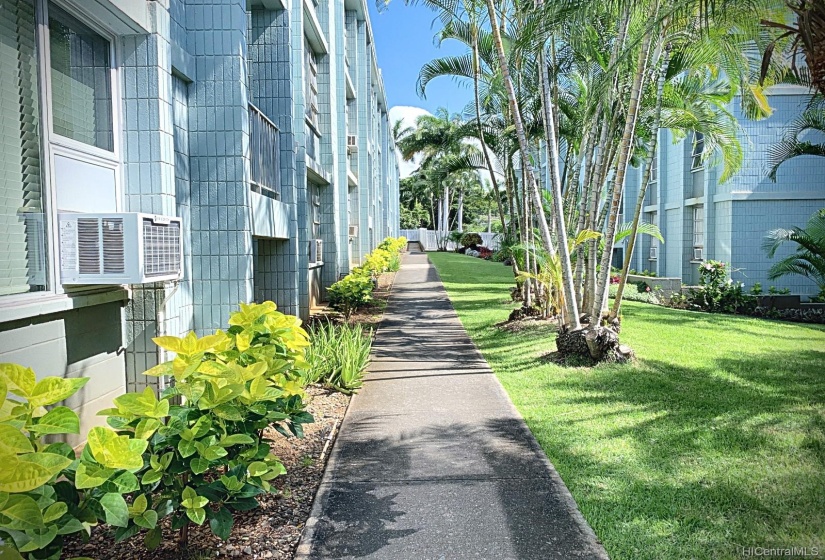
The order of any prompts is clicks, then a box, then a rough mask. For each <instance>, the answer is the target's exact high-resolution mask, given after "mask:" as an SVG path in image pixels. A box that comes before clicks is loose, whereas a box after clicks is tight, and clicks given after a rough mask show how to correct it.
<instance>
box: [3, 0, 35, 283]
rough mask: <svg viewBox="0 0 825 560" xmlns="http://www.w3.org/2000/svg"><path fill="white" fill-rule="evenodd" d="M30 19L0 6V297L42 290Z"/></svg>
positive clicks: (29, 8)
mask: <svg viewBox="0 0 825 560" xmlns="http://www.w3.org/2000/svg"><path fill="white" fill-rule="evenodd" d="M39 113H40V111H39V101H38V92H37V48H36V40H35V13H34V5H33V3H32V1H31V0H0V295H8V294H19V293H24V292H30V291H40V290H45V289H46V231H45V220H44V216H43V189H42V183H41V172H40V137H39V121H40V114H39Z"/></svg>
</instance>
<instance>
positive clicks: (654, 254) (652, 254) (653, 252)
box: [650, 247, 659, 261]
mask: <svg viewBox="0 0 825 560" xmlns="http://www.w3.org/2000/svg"><path fill="white" fill-rule="evenodd" d="M658 258H659V248H658V247H651V248H650V260H652V261H655V260H656V259H658Z"/></svg>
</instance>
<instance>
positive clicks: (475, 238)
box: [461, 233, 483, 247]
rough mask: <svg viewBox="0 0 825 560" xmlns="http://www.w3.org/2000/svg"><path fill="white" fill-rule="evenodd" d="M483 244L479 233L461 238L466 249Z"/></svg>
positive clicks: (468, 234) (467, 234)
mask: <svg viewBox="0 0 825 560" xmlns="http://www.w3.org/2000/svg"><path fill="white" fill-rule="evenodd" d="M482 243H483V241H482V239H481V236H480V235H479V234H477V233H465V234H464V235H463V236H462V237H461V245H463V246H464V247H472V246H473V245H481V244H482Z"/></svg>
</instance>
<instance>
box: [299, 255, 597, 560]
mask: <svg viewBox="0 0 825 560" xmlns="http://www.w3.org/2000/svg"><path fill="white" fill-rule="evenodd" d="M312 516H313V517H312V519H310V521H309V523H308V525H307V530H306V531H305V534H304V537H303V540H302V543H301V546H300V547H299V550H298V552H299V554H298V558H304V559H308V558H311V559H319V560H320V559H334V558H371V559H384V560H425V559H426V560H439V559H441V560H455V559H465V558H473V559H490V560H504V559H531V560H532V559H535V560H549V559H555V558H558V559H575V558H588V559H590V558H594V559H596V558H597V559H604V558H607V555H606V554H605V552H604V549H603V548H602V546H601V545H600V544H599V543H598V542H597V541H596V539H595V536H594V535H593V532H592V531H591V530H590V528H589V527H588V526H587V524H586V522H585V521H584V519H583V518H582V517H581V515H580V514H579V512H578V509H577V508H576V505H575V503H574V502H573V499H572V498H571V497H570V494H569V493H568V491H567V488H566V487H565V486H564V484H563V483H562V481H561V479H560V478H559V476H558V475H557V474H556V471H555V470H554V469H553V467H552V465H551V464H550V463H549V461H548V460H547V458H546V457H545V455H544V453H543V452H542V450H541V449H540V448H539V446H538V443H537V442H536V440H535V439H534V438H533V435H532V434H531V433H530V431H529V430H528V429H527V427H526V426H525V424H524V421H523V420H522V418H521V416H520V415H519V413H518V412H517V411H516V409H515V408H514V407H513V405H512V403H511V402H510V399H509V397H508V396H507V394H506V393H505V392H504V389H503V388H502V387H501V385H500V384H499V382H498V380H497V379H496V377H495V376H494V374H493V373H492V371H491V370H490V367H489V366H488V365H487V362H485V361H484V358H483V357H482V356H481V354H480V353H479V351H478V350H477V349H476V347H475V346H474V345H473V343H472V342H471V340H470V338H469V337H468V336H467V333H466V332H465V330H464V328H463V327H462V325H461V323H460V322H459V320H458V316H457V315H456V313H455V311H454V310H453V308H452V305H451V304H450V300H449V299H448V297H447V293H446V292H445V290H444V286H443V285H442V283H441V280H440V279H439V278H438V274H437V273H436V271H435V268H434V267H433V266H432V264H430V262H429V261H428V259H427V256H426V255H425V254H423V253H420V252H415V251H414V252H411V253H409V254H407V255H406V256H405V257H404V264H403V266H402V268H401V271H400V272H399V273H398V275H397V276H396V279H395V286H394V288H393V294H392V297H391V299H390V304H389V307H388V309H387V311H386V314H385V316H384V320H383V322H382V323H381V326H380V328H379V331H378V335H377V337H376V340H375V344H374V346H373V355H372V364H371V366H370V374H369V375H368V377H367V380H366V383H365V384H364V388H363V389H362V390H361V392H360V393H358V394H357V395H356V396H355V397H354V398H353V400H352V402H351V404H350V407H349V411H348V412H347V415H346V418H345V419H344V422H343V424H342V426H341V432H340V435H339V436H338V440H337V441H336V443H335V446H334V448H333V451H332V455H331V457H330V463H329V466H328V468H327V473H326V476H325V478H324V481H323V483H322V486H321V491H320V493H319V499H318V501H317V502H316V504H315V506H314V508H313V512H312Z"/></svg>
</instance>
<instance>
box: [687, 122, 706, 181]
mask: <svg viewBox="0 0 825 560" xmlns="http://www.w3.org/2000/svg"><path fill="white" fill-rule="evenodd" d="M699 147H701V149H700V150H699V151H698V152H697V148H699ZM704 152H705V135H704V134H702V133H701V132H694V133H693V142H692V144H691V150H690V171H691V172H692V173H695V172H697V171H702V170H703V169H704V168H705V162H704V161H703V160H702V154H703V153H704Z"/></svg>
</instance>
